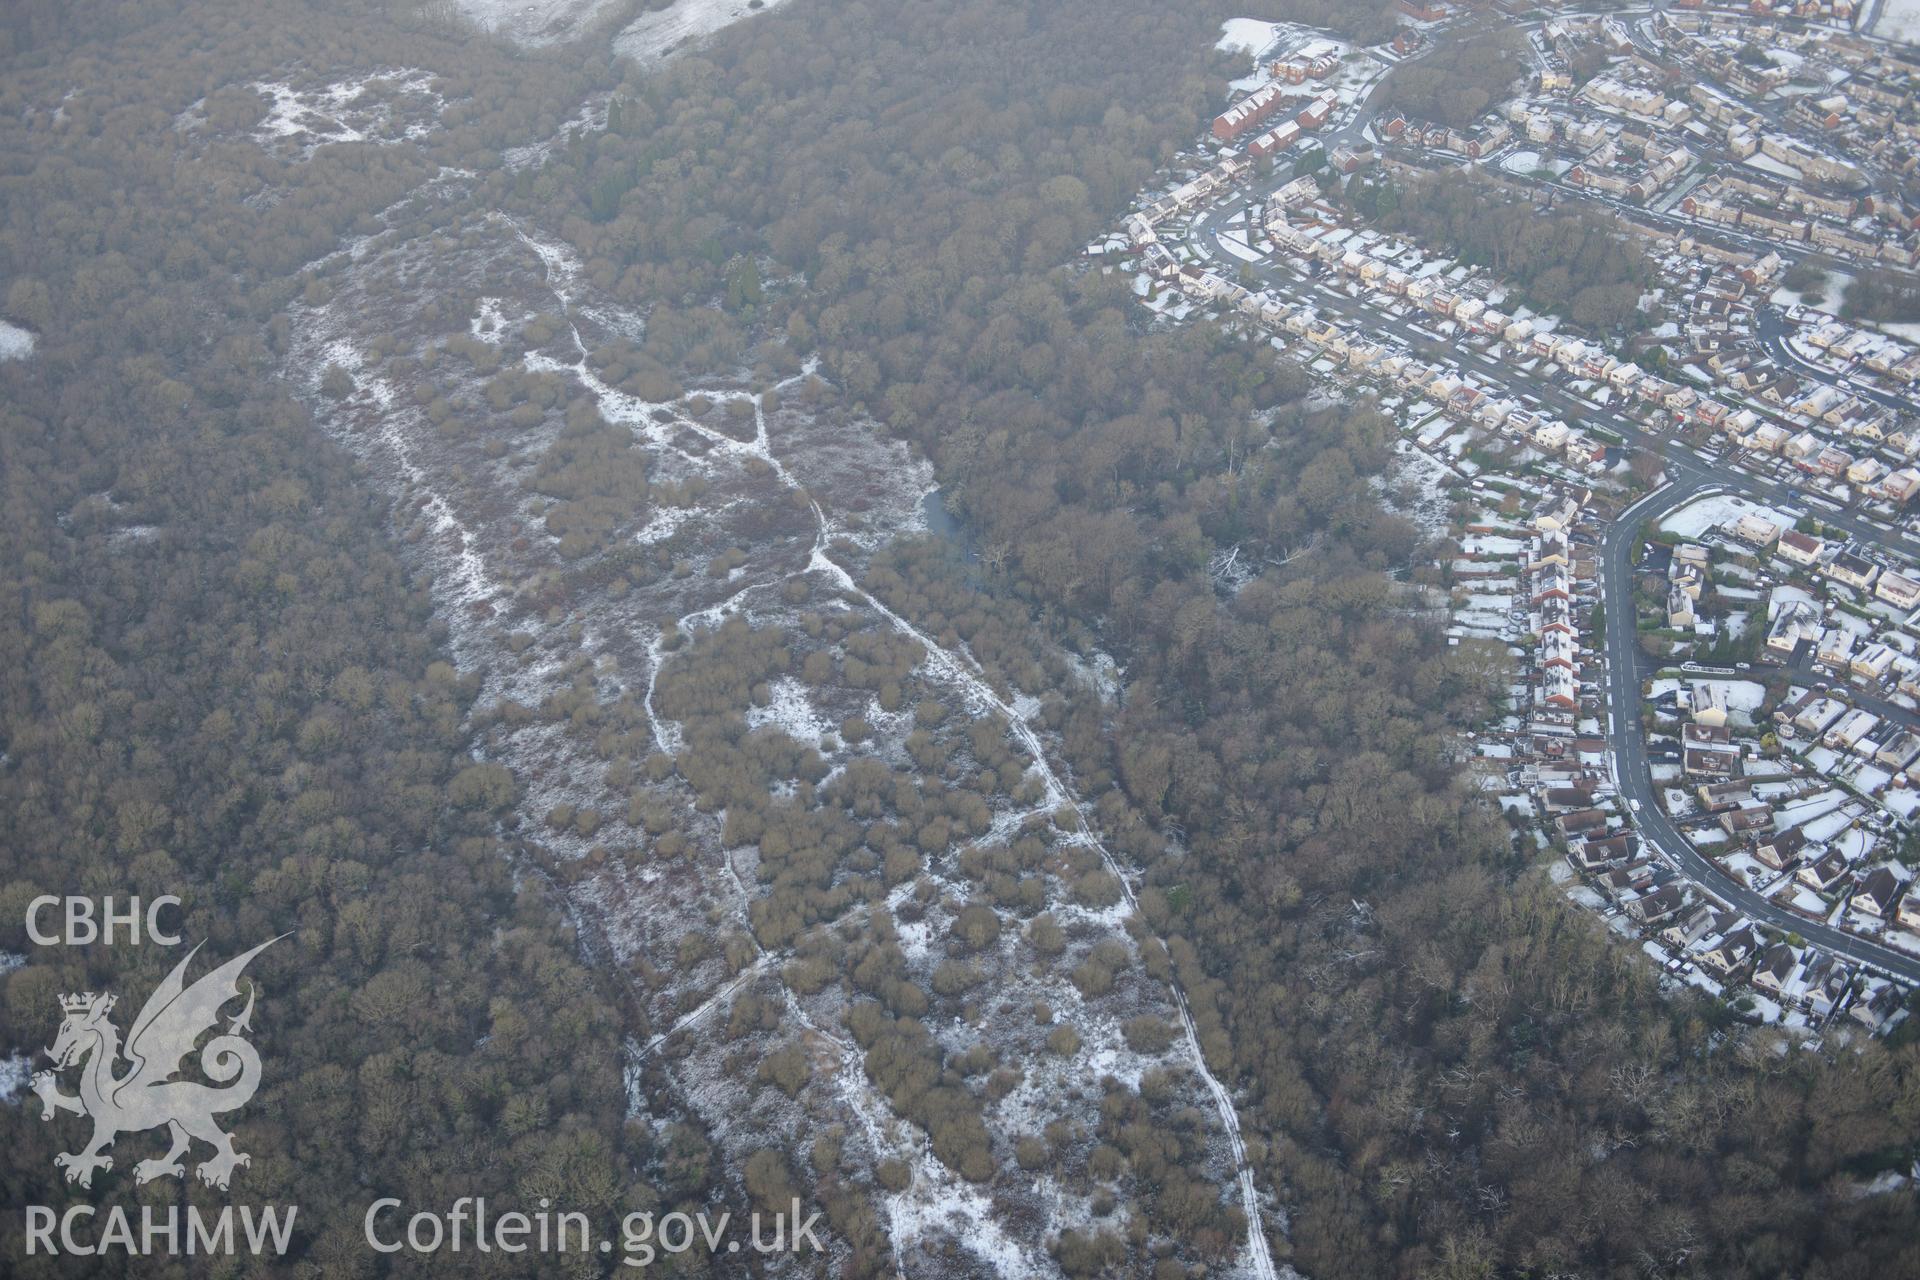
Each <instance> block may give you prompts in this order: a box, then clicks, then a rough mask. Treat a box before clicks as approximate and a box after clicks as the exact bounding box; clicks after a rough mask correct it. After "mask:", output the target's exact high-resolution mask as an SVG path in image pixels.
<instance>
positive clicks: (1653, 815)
mask: <svg viewBox="0 0 1920 1280" xmlns="http://www.w3.org/2000/svg"><path fill="white" fill-rule="evenodd" d="M1663 7H1665V5H1664V0H1661V2H1660V3H1656V4H1655V5H1654V6H1652V8H1653V9H1658V8H1663ZM1632 12H1634V13H1645V12H1650V10H1635V11H1632ZM1622 16H1627V15H1622ZM1413 60H1414V59H1410V60H1409V61H1413ZM1397 65H1405V64H1404V63H1402V64H1397ZM1392 77H1393V72H1392V71H1391V70H1390V71H1389V72H1388V74H1387V75H1385V76H1383V77H1381V79H1380V80H1379V82H1378V83H1376V84H1375V85H1374V86H1373V87H1372V89H1371V90H1370V91H1369V92H1368V94H1367V96H1366V98H1365V99H1364V100H1363V102H1362V103H1361V104H1360V106H1359V108H1358V109H1357V110H1356V111H1355V112H1354V114H1353V116H1352V118H1351V119H1349V120H1348V121H1347V123H1346V124H1344V125H1343V126H1341V127H1340V128H1339V129H1338V130H1337V131H1336V132H1335V133H1333V134H1332V135H1331V136H1329V137H1327V138H1326V139H1324V144H1325V145H1326V146H1327V147H1328V148H1329V149H1331V147H1332V146H1334V145H1337V144H1338V143H1340V142H1352V141H1355V140H1358V139H1359V138H1361V137H1362V135H1363V134H1364V131H1365V129H1366V128H1367V126H1368V125H1369V124H1370V123H1371V122H1372V120H1373V119H1374V118H1375V117H1376V116H1377V114H1378V112H1379V109H1380V105H1381V100H1382V98H1383V97H1384V95H1385V93H1386V90H1387V87H1388V83H1389V81H1391V79H1392ZM1291 176H1293V167H1292V165H1291V164H1289V165H1287V166H1285V168H1284V170H1282V169H1276V171H1275V173H1274V175H1273V178H1274V180H1273V182H1272V187H1274V188H1277V187H1278V186H1280V185H1281V184H1282V183H1284V182H1285V181H1286V180H1287V179H1288V178H1290V177H1291ZM1587 194H1592V193H1587ZM1603 202H1604V203H1617V202H1612V201H1603ZM1255 203H1257V202H1255V201H1243V200H1227V201H1222V202H1220V203H1218V204H1216V205H1214V206H1212V207H1210V208H1207V209H1203V210H1201V211H1200V212H1198V213H1197V214H1196V215H1195V216H1194V217H1193V218H1192V220H1191V221H1190V222H1189V224H1188V243H1189V244H1190V245H1192V247H1193V248H1195V249H1196V250H1198V251H1200V252H1201V253H1203V254H1205V255H1207V256H1209V257H1215V258H1217V257H1218V241H1217V239H1216V237H1217V235H1218V232H1219V231H1220V229H1222V227H1223V226H1224V225H1225V224H1226V222H1227V221H1228V220H1229V219H1230V218H1231V217H1232V216H1233V215H1235V214H1236V213H1241V212H1248V213H1250V212H1251V210H1252V208H1253V205H1254V204H1255ZM1621 212H1623V213H1627V212H1630V213H1632V214H1633V215H1636V216H1641V217H1646V216H1651V217H1654V218H1656V219H1659V220H1661V221H1667V222H1674V223H1679V222H1683V221H1684V220H1683V219H1679V218H1676V217H1672V216H1671V215H1664V214H1658V213H1651V212H1650V211H1648V210H1646V209H1642V208H1639V207H1637V206H1636V207H1633V208H1632V209H1630V210H1629V209H1627V208H1625V207H1622V208H1621ZM1688 229H1689V230H1690V231H1691V232H1692V233H1693V234H1707V235H1709V236H1712V235H1713V230H1714V229H1707V228H1697V227H1693V226H1692V225H1691V224H1688ZM1714 238H1723V237H1721V236H1715V237H1714ZM1724 238H1728V239H1732V240H1736V241H1740V240H1744V241H1747V242H1748V243H1749V244H1750V245H1751V246H1753V247H1756V248H1758V249H1760V250H1762V251H1764V250H1765V249H1768V248H1781V247H1782V246H1778V245H1775V244H1772V243H1771V242H1764V241H1756V240H1752V239H1751V238H1749V237H1745V236H1740V235H1737V234H1736V235H1733V236H1730V237H1724ZM1230 266H1231V270H1230V272H1229V275H1230V276H1231V275H1236V274H1238V273H1239V272H1241V271H1247V272H1250V273H1251V274H1252V275H1254V276H1255V277H1257V278H1258V282H1259V284H1260V285H1261V286H1263V287H1266V288H1268V289H1271V290H1272V291H1273V292H1275V293H1276V294H1278V295H1279V296H1281V297H1292V298H1294V299H1295V300H1298V301H1310V302H1311V303H1312V304H1313V305H1314V306H1315V307H1316V308H1317V309H1319V310H1320V311H1322V312H1323V313H1325V314H1330V315H1333V316H1336V317H1338V318H1340V319H1342V320H1346V321H1349V322H1355V323H1359V324H1362V325H1365V326H1367V328H1368V329H1370V330H1372V331H1373V332H1374V333H1375V334H1376V335H1378V336H1386V337H1388V338H1390V339H1391V340H1394V341H1397V342H1398V343H1399V344H1401V345H1403V346H1405V347H1407V348H1409V349H1419V348H1421V347H1424V346H1431V345H1435V343H1434V339H1433V338H1432V337H1431V336H1430V335H1427V334H1423V333H1421V332H1420V331H1419V330H1418V329H1416V328H1415V327H1414V324H1413V322H1412V321H1411V320H1410V319H1409V318H1405V317H1400V316H1395V315H1392V314H1390V313H1388V312H1386V311H1385V310H1382V309H1376V308H1375V307H1373V306H1371V305H1369V303H1368V302H1367V301H1366V300H1363V299H1356V298H1353V297H1351V296H1349V295H1347V294H1346V293H1344V292H1341V291H1339V290H1335V289H1331V288H1328V287H1326V285H1325V284H1324V283H1323V282H1321V281H1319V280H1314V279H1309V280H1302V279H1301V278H1300V277H1299V276H1298V275H1297V274H1295V273H1294V272H1293V271H1291V270H1290V269H1288V268H1286V267H1283V266H1281V265H1280V264H1278V263H1276V262H1274V261H1272V260H1265V261H1261V262H1257V263H1249V262H1244V261H1241V260H1239V259H1237V258H1236V259H1234V260H1233V261H1232V262H1231V264H1230ZM1755 336H1756V338H1757V339H1758V340H1759V343H1760V345H1761V346H1762V347H1763V348H1764V349H1766V350H1768V351H1769V352H1770V353H1772V354H1774V355H1775V356H1776V358H1779V359H1780V360H1781V363H1782V364H1783V365H1784V364H1786V363H1787V362H1788V361H1789V360H1791V361H1792V364H1793V365H1801V364H1802V363H1803V362H1801V361H1798V360H1797V359H1793V357H1792V356H1791V353H1790V350H1789V349H1788V348H1786V346H1785V343H1784V336H1785V335H1784V333H1783V332H1782V325H1781V317H1780V316H1779V315H1778V313H1777V312H1776V311H1774V309H1773V308H1771V307H1765V308H1762V309H1761V313H1760V318H1759V323H1758V325H1757V332H1756V334H1755ZM1447 358H1448V359H1450V360H1451V361H1452V362H1453V363H1454V364H1455V365H1456V366H1457V367H1458V368H1460V369H1461V370H1462V371H1466V372H1472V373H1474V374H1475V375H1477V376H1478V377H1480V378H1481V379H1483V380H1485V381H1487V382H1489V383H1491V384H1492V385H1494V386H1498V387H1504V388H1506V390H1507V391H1508V392H1510V393H1521V392H1524V394H1525V395H1526V396H1527V397H1528V398H1529V399H1531V400H1532V401H1534V402H1535V403H1536V404H1537V405H1538V406H1539V407H1541V408H1543V409H1545V410H1546V411H1548V412H1550V413H1553V414H1555V415H1556V416H1558V417H1560V418H1561V419H1563V420H1565V421H1566V422H1569V423H1573V424H1579V423H1582V422H1585V423H1591V424H1593V425H1595V426H1599V427H1602V428H1603V429H1605V430H1606V431H1609V432H1611V433H1612V434H1613V435H1615V436H1617V437H1619V438H1620V439H1621V440H1623V441H1624V442H1625V443H1626V444H1627V445H1629V446H1631V447H1634V448H1638V449H1641V450H1646V451H1649V452H1651V453H1653V454H1655V455H1656V456H1659V457H1661V458H1662V459H1663V462H1664V466H1665V471H1666V477H1667V480H1668V483H1667V484H1666V485H1665V486H1664V487H1662V488H1660V489H1658V490H1655V491H1654V492H1653V493H1650V494H1647V495H1646V496H1645V497H1642V498H1640V499H1639V500H1638V501H1636V502H1634V503H1633V504H1632V505H1631V506H1629V507H1628V508H1627V509H1626V510H1624V511H1622V512H1621V513H1620V515H1619V516H1618V517H1616V518H1615V520H1614V521H1613V522H1612V523H1611V524H1610V525H1609V526H1608V528H1607V530H1606V532H1605V534H1604V536H1603V538H1602V540H1601V589H1602V592H1603V594H1604V597H1605V599H1607V600H1609V601H1614V602H1618V604H1617V606H1616V607H1612V608H1609V609H1608V610H1607V611H1606V632H1607V634H1606V653H1605V655H1604V658H1605V664H1606V680H1607V698H1606V701H1607V709H1608V727H1607V740H1608V745H1609V758H1610V763H1611V764H1612V766H1613V770H1614V774H1615V779H1614V781H1615V785H1616V788H1617V789H1618V791H1619V793H1620V794H1621V796H1623V797H1624V798H1625V799H1627V800H1629V801H1637V802H1638V809H1637V811H1636V812H1635V813H1634V814H1633V820H1634V822H1635V825H1636V827H1637V829H1638V831H1639V833H1640V835H1641V836H1642V838H1643V839H1645V840H1646V842H1647V844H1648V846H1649V847H1650V848H1651V850H1652V851H1653V852H1654V853H1656V854H1657V855H1658V856H1660V857H1661V858H1662V859H1663V860H1664V861H1666V862H1667V863H1668V864H1669V865H1671V866H1672V867H1673V868H1674V869H1675V870H1676V871H1678V872H1679V873H1680V874H1682V875H1684V876H1685V877H1686V878H1687V879H1689V880H1691V881H1692V882H1693V883H1694V884H1696V885H1699V886H1701V887H1702V888H1703V889H1705V890H1707V891H1709V892H1711V893H1713V894H1714V895H1715V896H1716V897H1718V898H1720V899H1721V900H1723V901H1725V902H1726V903H1728V904H1729V905H1731V906H1733V907H1736V908H1738V909H1739V910H1740V911H1742V912H1744V913H1745V914H1746V915H1748V916H1749V917H1751V918H1752V919H1754V920H1756V921H1762V922H1765V923H1767V924H1770V925H1773V926H1775V927H1777V928H1779V929H1781V930H1783V931H1788V932H1794V933H1798V934H1799V935H1800V936H1801V937H1803V938H1805V939H1807V940H1808V941H1809V942H1811V943H1814V944H1816V945H1818V946H1820V947H1822V948H1823V949H1825V950H1827V951H1830V952H1832V953H1834V954H1836V955H1839V956H1843V957H1845V958H1846V959H1848V960H1850V961H1853V962H1854V963H1856V964H1860V965H1863V966H1865V967H1867V968H1870V969H1873V970H1877V971H1879V972H1881V973H1885V974H1889V975H1893V976H1897V977H1899V978H1901V979H1903V980H1905V981H1907V982H1910V983H1920V957H1915V956H1912V955H1908V954H1906V953H1904V952H1900V951H1896V950H1893V949H1891V948H1889V947H1886V946H1883V945H1881V944H1879V943H1877V942H1874V941H1872V940H1871V939H1868V938H1863V937H1860V936H1858V935H1856V934H1852V933H1847V932H1844V931H1842V930H1839V929H1835V928H1832V927H1830V926H1828V925H1826V924H1824V923H1821V922H1819V921H1815V920H1809V919H1807V918H1806V917H1804V916H1802V915H1799V914H1797V913H1795V912H1792V911H1789V910H1787V909H1786V908H1784V907H1781V906H1779V905H1777V904H1775V903H1773V902H1770V901H1768V900H1767V899H1766V898H1765V897H1763V896H1762V895H1760V894H1759V893H1756V892H1755V891H1754V890H1753V889H1751V888H1750V887H1748V886H1747V885H1745V884H1743V883H1741V882H1739V881H1737V880H1735V879H1734V878H1733V877H1732V876H1731V875H1730V874H1729V873H1728V872H1727V871H1726V870H1724V869H1723V868H1722V867H1720V865H1719V864H1717V863H1715V862H1714V861H1712V860H1711V859H1709V858H1707V857H1704V856H1703V855H1702V854H1701V853H1700V852H1699V851H1698V850H1697V849H1695V848H1694V847H1693V845H1692V844H1691V843H1690V842H1689V841H1688V840H1687V839H1686V837H1685V836H1683V835H1682V834H1681V833H1680V831H1679V829H1678V828H1677V827H1676V826H1675V825H1674V824H1673V822H1672V821H1671V820H1670V819H1669V818H1668V817H1667V815H1666V812H1665V810H1664V809H1663V808H1662V807H1661V804H1660V798H1659V795H1658V794H1657V790H1656V788H1655V787H1654V784H1653V776H1652V771H1651V768H1650V765H1649V761H1648V758H1647V751H1646V740H1645V736H1644V734H1643V733H1642V731H1641V725H1640V703H1641V699H1640V688H1641V653H1640V646H1639V635H1638V632H1637V629H1636V626H1635V622H1636V619H1635V616H1634V609H1633V607H1632V603H1631V602H1632V599H1633V589H1632V574H1633V565H1632V552H1633V544H1634V540H1635V537H1636V534H1637V531H1638V529H1639V527H1640V525H1641V524H1642V522H1644V521H1647V520H1657V519H1659V518H1660V517H1662V516H1664V515H1666V514H1667V513H1668V512H1670V511H1673V510H1676V509H1677V508H1679V507H1681V506H1684V505H1685V504H1686V503H1687V502H1688V501H1690V500H1692V499H1693V498H1695V497H1697V496H1699V495H1700V494H1702V493H1704V492H1706V491H1708V490H1710V489H1717V490H1724V491H1727V492H1730V493H1736V494H1739V495H1740V496H1742V497H1745V498H1748V499H1751V500H1753V501H1756V502H1759V503H1763V504H1765V505H1767V506H1769V507H1773V508H1776V509H1777V508H1786V509H1787V510H1789V511H1802V510H1805V509H1806V507H1807V505H1808V504H1807V503H1806V502H1805V501H1804V500H1803V499H1801V498H1799V497H1796V496H1795V495H1794V492H1793V491H1792V490H1790V488H1789V486H1788V485H1786V484H1782V483H1780V482H1777V481H1775V480H1772V479H1769V478H1766V477H1763V476H1756V475H1751V474H1749V473H1747V472H1745V471H1740V470H1736V469H1734V468H1733V467H1730V466H1727V465H1725V464H1724V463H1716V462H1713V461H1710V460H1709V459H1707V458H1705V457H1703V456H1701V455H1700V454H1697V453H1695V452H1694V451H1693V450H1692V449H1690V448H1688V447H1686V446H1684V445H1681V444H1679V443H1678V442H1677V441H1670V440H1669V438H1667V437H1665V436H1663V435H1660V434H1657V433H1654V432H1651V431H1648V430H1646V429H1645V428H1643V427H1641V426H1640V425H1639V424H1637V423H1635V422H1633V421H1631V420H1630V419H1628V418H1626V417H1624V416H1622V415H1620V414H1619V413H1617V412H1615V411H1613V410H1611V409H1608V408H1604V407H1602V406H1600V405H1596V404H1594V403H1592V402H1591V401H1587V400H1583V399H1581V398H1579V397H1577V396H1575V395H1573V394H1572V393H1571V392H1570V391H1568V390H1566V389H1565V388H1564V387H1562V386H1560V385H1559V384H1558V383H1556V382H1554V381H1552V380H1551V379H1550V378H1547V377H1543V376H1539V375H1538V374H1536V373H1529V372H1526V371H1524V370H1521V369H1519V368H1518V367H1516V366H1515V365H1513V364H1511V363H1505V362H1500V361H1495V360H1493V359H1490V358H1489V357H1487V356H1485V355H1482V354H1481V353H1479V352H1477V351H1475V350H1473V349H1471V348H1469V347H1465V346H1460V345H1453V346H1451V349H1450V350H1449V351H1448V353H1447ZM1814 372H1815V376H1819V375H1820V374H1822V373H1824V372H1825V371H1814ZM1830 379H1831V375H1827V377H1826V378H1823V379H1822V380H1830ZM1849 389H1851V388H1849ZM1868 395H1869V397H1870V398H1872V399H1874V400H1876V401H1878V402H1880V403H1883V404H1884V403H1888V402H1889V398H1888V397H1886V395H1885V393H1878V392H1869V393H1868ZM1896 407H1901V406H1899V405H1897V404H1896ZM1816 514H1817V515H1818V517H1819V519H1820V520H1821V521H1822V522H1823V523H1824V524H1825V525H1826V526H1827V528H1828V529H1829V530H1837V531H1839V532H1841V533H1844V534H1846V535H1847V536H1848V537H1850V538H1855V539H1858V540H1859V541H1861V542H1863V543H1867V544H1870V545H1872V546H1874V547H1876V548H1879V549H1880V550H1882V551H1890V552H1893V553H1894V554H1896V555H1899V556H1902V557H1904V558H1906V559H1907V560H1909V561H1916V562H1920V539H1915V538H1913V537H1911V536H1909V535H1908V534H1907V533H1905V532H1904V531H1903V530H1900V529H1897V528H1894V527H1892V526H1889V525H1887V524H1885V523H1883V522H1881V521H1879V520H1876V519H1873V518H1870V517H1868V516H1865V515H1863V514H1860V513H1857V512H1854V511H1848V510H1839V509H1835V508H1831V507H1827V506H1821V507H1820V508H1819V510H1818V511H1817V512H1816ZM1861 701H1862V703H1863V705H1864V704H1866V702H1867V700H1865V699H1862V700H1861ZM1887 708H1888V710H1889V711H1892V712H1897V718H1898V719H1901V720H1902V721H1903V722H1908V723H1912V722H1914V721H1915V719H1916V717H1914V716H1913V713H1911V712H1908V711H1906V710H1905V709H1904V708H1894V707H1893V706H1892V705H1891V704H1887ZM1870 709H1872V708H1871V707H1870Z"/></svg>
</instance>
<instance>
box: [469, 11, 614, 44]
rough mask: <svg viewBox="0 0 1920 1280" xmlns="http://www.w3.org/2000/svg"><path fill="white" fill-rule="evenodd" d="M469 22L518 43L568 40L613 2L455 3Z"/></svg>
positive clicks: (547, 42) (553, 42) (552, 42)
mask: <svg viewBox="0 0 1920 1280" xmlns="http://www.w3.org/2000/svg"><path fill="white" fill-rule="evenodd" d="M454 3H455V4H456V5H458V6H459V8H460V12H461V14H462V15H464V16H465V17H466V18H467V20H468V21H470V22H472V23H473V24H474V25H475V26H477V27H479V28H480V29H482V30H483V31H490V32H492V33H494V34H495V35H499V36H505V37H506V38H507V39H509V40H512V41H514V42H515V43H517V44H524V45H533V46H536V47H538V46H540V45H550V44H559V43H562V42H564V41H567V40H571V39H572V38H573V37H574V36H577V35H579V34H580V33H581V31H582V30H583V29H585V27H586V26H587V24H588V23H590V22H592V21H593V20H594V19H595V18H597V17H599V16H600V14H601V12H602V11H604V10H607V9H610V8H612V7H613V4H614V0H454Z"/></svg>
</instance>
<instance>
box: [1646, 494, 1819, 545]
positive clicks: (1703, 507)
mask: <svg viewBox="0 0 1920 1280" xmlns="http://www.w3.org/2000/svg"><path fill="white" fill-rule="evenodd" d="M1748 512H1753V513H1755V514H1757V515H1759V516H1760V518H1761V519H1763V520H1771V521H1773V522H1774V523H1775V524H1777V525H1779V526H1780V527H1781V528H1783V529H1791V528H1793V521H1792V520H1791V519H1790V518H1788V517H1787V516H1784V515H1782V514H1780V513H1779V512H1778V511H1773V510H1770V509H1769V508H1767V507H1763V506H1761V505H1760V504H1759V503H1757V502H1751V501H1749V500H1747V499H1746V498H1741V497H1737V496H1735V495H1734V494H1730V493H1721V494H1712V495H1709V496H1707V497H1704V498H1701V499H1699V500H1698V501H1696V502H1690V503H1688V504H1687V505H1686V506H1684V507H1682V508H1680V510H1678V511H1676V512H1674V513H1673V514H1672V515H1670V516H1668V517H1667V518H1666V519H1665V520H1662V521H1661V522H1660V527H1661V528H1662V529H1664V530H1665V531H1666V532H1668V533H1677V534H1679V535H1680V536H1681V537H1683V538H1698V537H1699V536H1700V535H1702V534H1704V533H1705V532H1707V530H1709V529H1717V528H1719V527H1720V526H1722V525H1725V524H1730V523H1732V522H1733V521H1735V520H1738V519H1739V518H1740V517H1741V516H1743V515H1745V514H1747V513H1748Z"/></svg>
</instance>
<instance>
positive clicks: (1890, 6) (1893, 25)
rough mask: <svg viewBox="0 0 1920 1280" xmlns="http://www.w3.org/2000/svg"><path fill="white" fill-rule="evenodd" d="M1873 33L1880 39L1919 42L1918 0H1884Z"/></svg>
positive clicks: (1909, 42)
mask: <svg viewBox="0 0 1920 1280" xmlns="http://www.w3.org/2000/svg"><path fill="white" fill-rule="evenodd" d="M1873 34H1875V35H1877V36H1879V37H1880V38H1881V39H1882V40H1898V41H1901V42H1902V43H1904V44H1920V0H1886V7H1885V8H1883V9H1882V10H1881V11H1880V21H1878V22H1876V23H1874V24H1873Z"/></svg>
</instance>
